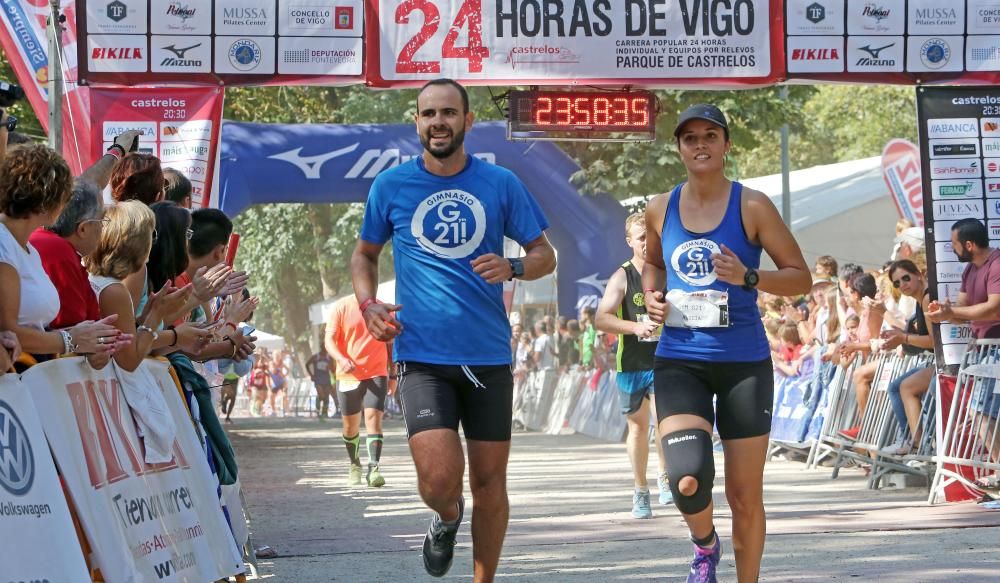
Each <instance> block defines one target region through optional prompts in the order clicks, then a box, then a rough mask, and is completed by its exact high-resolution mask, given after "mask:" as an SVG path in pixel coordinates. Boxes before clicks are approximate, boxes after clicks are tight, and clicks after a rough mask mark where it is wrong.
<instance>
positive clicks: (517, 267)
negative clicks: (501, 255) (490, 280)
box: [507, 257, 524, 281]
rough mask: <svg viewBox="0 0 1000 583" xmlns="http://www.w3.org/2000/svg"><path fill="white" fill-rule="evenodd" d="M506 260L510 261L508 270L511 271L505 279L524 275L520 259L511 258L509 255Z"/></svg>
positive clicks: (522, 263)
mask: <svg viewBox="0 0 1000 583" xmlns="http://www.w3.org/2000/svg"><path fill="white" fill-rule="evenodd" d="M507 261H510V271H511V275H510V279H508V280H507V281H510V280H511V279H514V278H515V277H523V276H524V262H523V261H521V260H520V259H511V258H509V257H508V258H507Z"/></svg>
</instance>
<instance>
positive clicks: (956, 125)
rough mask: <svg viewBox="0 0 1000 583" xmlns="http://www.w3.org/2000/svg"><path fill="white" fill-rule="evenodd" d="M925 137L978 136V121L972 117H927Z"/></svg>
mask: <svg viewBox="0 0 1000 583" xmlns="http://www.w3.org/2000/svg"><path fill="white" fill-rule="evenodd" d="M927 137H928V138H930V139H938V138H975V137H979V122H978V121H977V120H976V118H974V117H962V118H954V119H929V120H927Z"/></svg>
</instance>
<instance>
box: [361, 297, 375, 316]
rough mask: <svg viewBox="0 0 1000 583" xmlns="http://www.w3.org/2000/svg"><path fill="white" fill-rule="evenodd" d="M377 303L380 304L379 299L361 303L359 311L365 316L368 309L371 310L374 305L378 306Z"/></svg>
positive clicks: (370, 299) (369, 299)
mask: <svg viewBox="0 0 1000 583" xmlns="http://www.w3.org/2000/svg"><path fill="white" fill-rule="evenodd" d="M377 303H378V300H377V299H375V298H368V299H367V300H365V301H363V302H361V305H360V306H358V309H360V310H361V313H362V314H364V313H365V310H367V309H368V308H370V307H371V306H372V304H377Z"/></svg>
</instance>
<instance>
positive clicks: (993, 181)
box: [917, 2, 1000, 364]
mask: <svg viewBox="0 0 1000 583" xmlns="http://www.w3.org/2000/svg"><path fill="white" fill-rule="evenodd" d="M997 5H998V6H1000V2H997ZM917 123H918V131H919V133H920V159H921V166H922V174H923V187H924V193H925V196H924V220H925V222H924V224H925V235H924V236H925V237H926V238H927V271H928V277H929V285H930V290H931V297H932V298H935V299H938V300H944V299H948V300H950V301H951V302H955V301H956V300H957V299H958V293H959V288H960V286H961V281H962V271H963V270H964V269H965V266H966V264H965V263H961V262H960V261H959V260H958V257H957V256H956V255H955V250H954V249H953V248H952V244H951V227H952V225H953V224H954V223H955V221H957V220H959V219H965V218H974V219H978V220H980V221H982V222H983V223H984V224H985V225H986V226H987V227H988V229H989V233H990V243H991V245H992V246H994V247H1000V89H997V88H993V87H920V88H918V89H917ZM926 193H930V196H927V195H926ZM937 328H938V331H937V337H936V341H937V343H938V344H937V346H938V348H939V350H938V351H937V354H938V361H939V363H940V364H959V361H960V359H961V356H962V352H963V350H964V349H965V346H966V344H968V342H969V340H970V339H971V337H972V334H971V330H970V329H969V327H968V326H967V325H953V324H942V325H941V326H938V327H937Z"/></svg>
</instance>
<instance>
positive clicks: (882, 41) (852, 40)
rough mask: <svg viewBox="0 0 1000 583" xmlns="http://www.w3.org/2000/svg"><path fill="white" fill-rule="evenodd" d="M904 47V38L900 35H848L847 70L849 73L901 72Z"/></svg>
mask: <svg viewBox="0 0 1000 583" xmlns="http://www.w3.org/2000/svg"><path fill="white" fill-rule="evenodd" d="M905 47H906V42H905V39H904V38H903V37H901V36H900V37H892V36H851V37H848V38H847V70H848V71H849V72H851V73H882V72H889V73H891V72H897V73H899V72H902V71H903V53H904V48H905Z"/></svg>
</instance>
